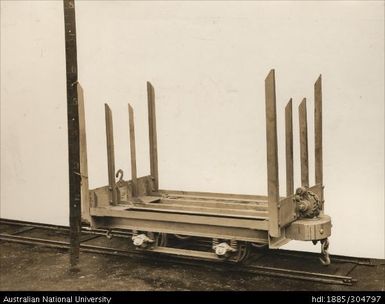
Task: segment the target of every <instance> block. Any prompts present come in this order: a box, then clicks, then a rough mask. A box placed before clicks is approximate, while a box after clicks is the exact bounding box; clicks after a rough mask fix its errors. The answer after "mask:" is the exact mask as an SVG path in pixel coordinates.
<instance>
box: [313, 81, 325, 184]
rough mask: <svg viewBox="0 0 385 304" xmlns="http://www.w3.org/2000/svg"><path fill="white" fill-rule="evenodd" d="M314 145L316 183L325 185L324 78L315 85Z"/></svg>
mask: <svg viewBox="0 0 385 304" xmlns="http://www.w3.org/2000/svg"><path fill="white" fill-rule="evenodd" d="M314 143H315V183H316V185H318V184H319V185H322V184H323V171H322V168H323V164H322V78H321V75H320V76H319V77H318V79H317V81H316V83H315V84H314Z"/></svg>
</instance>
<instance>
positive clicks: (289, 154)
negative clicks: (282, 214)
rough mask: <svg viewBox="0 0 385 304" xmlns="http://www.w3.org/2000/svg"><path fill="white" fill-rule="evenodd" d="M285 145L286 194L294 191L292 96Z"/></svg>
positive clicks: (287, 116)
mask: <svg viewBox="0 0 385 304" xmlns="http://www.w3.org/2000/svg"><path fill="white" fill-rule="evenodd" d="M285 136H286V137H285V139H286V141H285V144H286V145H285V147H286V196H290V195H292V194H293V193H294V166H293V101H292V99H291V98H290V100H289V102H288V103H287V105H286V107H285Z"/></svg>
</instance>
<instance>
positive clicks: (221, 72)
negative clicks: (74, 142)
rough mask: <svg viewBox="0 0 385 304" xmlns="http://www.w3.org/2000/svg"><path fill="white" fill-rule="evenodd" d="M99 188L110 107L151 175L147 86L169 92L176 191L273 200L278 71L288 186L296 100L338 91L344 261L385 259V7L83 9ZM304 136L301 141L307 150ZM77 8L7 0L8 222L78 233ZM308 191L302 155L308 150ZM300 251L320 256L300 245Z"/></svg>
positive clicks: (92, 164)
mask: <svg viewBox="0 0 385 304" xmlns="http://www.w3.org/2000/svg"><path fill="white" fill-rule="evenodd" d="M76 10H77V11H76V13H77V31H78V37H77V39H78V64H79V80H80V82H81V84H82V86H83V88H84V91H85V98H86V115H87V131H88V133H87V140H88V152H89V153H88V157H89V159H88V164H89V176H90V179H89V180H90V186H91V187H97V186H101V185H104V184H107V174H106V172H107V164H106V148H105V135H104V134H105V129H104V106H103V104H104V102H108V103H109V104H110V106H111V108H112V111H113V114H114V131H115V146H116V167H117V168H122V169H123V170H124V171H125V173H126V177H127V176H128V175H129V172H130V163H129V143H128V117H127V116H128V115H127V103H128V102H130V103H131V104H132V105H133V107H134V110H135V122H136V137H137V154H138V171H139V172H138V173H139V175H145V174H148V173H149V158H148V154H149V153H148V139H147V136H148V135H147V134H148V127H147V103H146V81H147V80H149V81H151V82H152V83H153V85H154V87H155V90H156V97H157V105H156V107H157V109H156V111H157V127H158V146H159V174H160V187H161V188H163V189H180V190H199V191H212V192H228V193H247V194H265V193H266V147H265V113H264V78H265V77H266V75H267V73H268V71H269V70H270V69H271V68H275V69H276V80H277V109H278V129H279V134H278V135H279V138H278V140H279V147H280V155H279V162H280V179H281V192H282V193H284V192H285V179H284V177H285V171H284V169H285V166H284V164H285V162H284V123H283V119H284V116H283V115H284V106H285V104H286V102H287V101H288V100H289V98H290V97H292V98H293V100H294V114H295V117H294V126H295V128H296V130H297V126H298V120H297V115H296V114H297V106H298V104H299V102H300V100H301V99H302V98H303V97H307V98H308V112H309V115H308V120H309V128H310V129H309V135H310V138H309V139H310V141H309V151H310V170H311V175H310V176H311V183H314V173H313V172H314V164H313V162H314V157H313V144H314V140H313V137H312V135H313V125H312V123H313V117H312V113H313V84H314V82H315V80H316V78H317V77H318V75H319V74H320V73H321V74H322V77H323V96H324V182H325V185H326V188H325V198H326V212H327V213H328V214H330V215H331V216H332V218H333V225H334V226H333V235H332V237H331V251H332V253H335V254H343V255H355V256H368V257H379V258H384V255H385V253H384V38H383V37H384V3H383V2H379V1H378V2H370V1H361V2H348V1H341V2H337V1H336V2H333V1H325V2H319V1H316V2H283V1H277V2H262V1H258V2H257V1H256V2H251V1H245V2H230V1H224V2H221V1H215V2H203V1H202V2H199V1H196V2H172V1H167V2H158V1H144V2H131V1H113V2H109V1H77V2H76ZM297 133H298V132H296V133H295V136H294V140H295V142H296V143H297V142H298V136H297ZM66 143H67V135H66V96H65V57H64V25H63V9H62V3H61V1H52V2H48V1H41V2H40V1H26V2H23V1H1V217H4V218H13V219H21V220H31V221H39V222H47V223H55V224H67V223H68V173H67V146H66ZM294 153H295V159H296V160H297V163H296V167H295V169H296V174H295V183H296V185H297V186H298V185H299V182H300V177H299V162H298V160H299V150H298V146H295V150H294ZM286 248H290V249H302V250H319V248H318V247H317V248H315V247H313V246H312V245H311V244H308V243H300V242H298V243H297V242H293V243H290V244H289V245H287V246H286Z"/></svg>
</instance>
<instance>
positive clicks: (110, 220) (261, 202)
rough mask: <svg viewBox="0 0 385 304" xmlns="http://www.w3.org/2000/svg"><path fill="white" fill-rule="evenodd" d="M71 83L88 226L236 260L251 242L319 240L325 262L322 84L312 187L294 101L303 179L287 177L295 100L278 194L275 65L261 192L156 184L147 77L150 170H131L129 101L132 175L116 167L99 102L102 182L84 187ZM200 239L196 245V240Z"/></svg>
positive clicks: (160, 246)
mask: <svg viewBox="0 0 385 304" xmlns="http://www.w3.org/2000/svg"><path fill="white" fill-rule="evenodd" d="M76 85H77V95H78V112H79V130H80V133H79V141H80V142H79V143H80V172H79V174H80V176H81V202H82V204H81V212H82V223H83V225H87V226H89V227H91V228H103V229H107V231H110V230H112V229H124V230H128V231H130V232H132V234H133V236H132V240H131V241H132V242H133V244H134V245H135V246H136V248H137V249H138V250H142V251H149V252H154V253H163V254H169V255H178V256H188V257H191V258H197V259H205V260H207V259H209V260H216V261H231V262H241V261H243V260H244V259H245V258H246V257H247V256H248V255H249V251H250V248H251V247H268V248H272V249H276V248H279V247H281V246H283V245H284V244H286V243H288V242H289V241H290V240H301V241H312V242H313V243H314V244H316V243H317V242H318V241H319V242H320V244H321V257H320V260H321V262H322V263H323V264H325V265H328V264H330V258H329V254H328V247H329V242H328V237H329V236H330V235H331V226H332V225H331V219H330V217H329V216H327V215H325V214H324V185H323V165H322V83H321V76H319V78H318V79H317V81H316V82H315V84H314V136H315V138H314V143H315V149H314V153H315V157H314V160H315V166H314V167H315V185H309V159H308V126H307V107H306V99H305V98H304V99H303V100H302V101H301V103H300V104H299V107H298V114H299V135H300V136H299V138H300V140H299V145H300V168H301V185H298V186H297V187H295V185H294V175H293V172H294V170H293V168H294V162H293V118H292V117H293V114H292V108H293V102H292V99H290V100H289V102H288V103H287V105H286V107H285V152H286V153H285V155H286V195H284V196H282V195H280V192H279V179H278V143H277V115H276V92H275V91H276V89H275V71H274V70H271V71H270V72H269V73H268V75H267V77H266V79H265V102H266V105H265V106H266V108H265V110H266V147H267V186H268V187H267V195H243V194H224V193H204V192H188V191H180V190H162V189H159V175H158V156H157V132H156V110H155V90H154V87H153V86H152V84H151V83H149V82H147V97H148V123H149V147H150V170H151V173H150V175H148V176H142V177H138V176H137V170H136V168H137V166H136V149H135V127H134V113H133V108H132V107H131V106H130V104H128V109H127V112H128V117H129V124H128V126H129V127H128V128H127V133H128V134H129V139H130V157H131V179H130V180H125V179H123V171H122V170H121V169H119V170H117V171H116V170H115V154H114V137H113V120H112V113H111V110H110V107H109V106H108V104H105V123H106V139H107V141H106V142H107V159H108V185H105V186H102V187H99V188H96V189H91V190H90V189H89V186H88V169H87V144H86V130H85V113H84V96H83V90H82V88H81V86H80V84H79V83H76ZM197 243H199V244H202V243H203V244H205V246H195V245H194V244H197Z"/></svg>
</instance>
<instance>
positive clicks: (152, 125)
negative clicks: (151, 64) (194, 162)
mask: <svg viewBox="0 0 385 304" xmlns="http://www.w3.org/2000/svg"><path fill="white" fill-rule="evenodd" d="M147 100H148V130H149V138H150V169H151V176H152V178H153V179H154V189H153V190H154V191H155V192H158V190H159V176H158V145H157V139H156V113H155V91H154V87H153V86H152V84H151V83H150V82H147Z"/></svg>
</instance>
